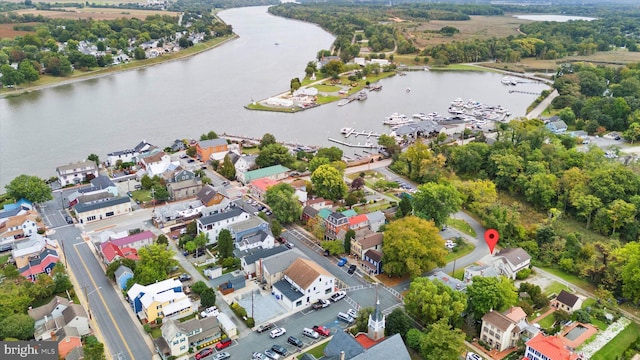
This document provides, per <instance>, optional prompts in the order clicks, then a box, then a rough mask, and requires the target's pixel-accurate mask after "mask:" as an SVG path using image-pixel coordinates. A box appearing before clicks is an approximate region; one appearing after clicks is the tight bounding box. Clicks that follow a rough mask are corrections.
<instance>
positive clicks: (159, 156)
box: [138, 151, 171, 177]
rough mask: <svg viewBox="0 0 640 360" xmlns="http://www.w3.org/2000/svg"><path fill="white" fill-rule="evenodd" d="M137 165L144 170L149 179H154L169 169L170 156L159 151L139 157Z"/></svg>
mask: <svg viewBox="0 0 640 360" xmlns="http://www.w3.org/2000/svg"><path fill="white" fill-rule="evenodd" d="M138 164H139V165H140V166H141V167H142V168H143V169H145V170H146V174H147V175H149V177H154V176H156V175H162V173H164V172H165V171H167V169H169V166H170V165H171V156H170V155H169V154H167V153H165V152H164V151H160V152H157V153H155V154H149V155H146V156H143V157H141V158H140V159H139V160H138Z"/></svg>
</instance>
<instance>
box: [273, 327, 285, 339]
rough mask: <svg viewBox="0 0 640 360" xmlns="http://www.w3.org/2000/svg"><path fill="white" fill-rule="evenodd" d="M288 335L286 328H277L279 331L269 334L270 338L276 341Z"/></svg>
mask: <svg viewBox="0 0 640 360" xmlns="http://www.w3.org/2000/svg"><path fill="white" fill-rule="evenodd" d="M286 333H287V330H286V329H285V328H277V329H274V330H271V332H270V333H269V336H270V337H271V338H272V339H275V338H277V337H279V336H282V335H284V334H286Z"/></svg>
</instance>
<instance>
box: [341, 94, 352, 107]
mask: <svg viewBox="0 0 640 360" xmlns="http://www.w3.org/2000/svg"><path fill="white" fill-rule="evenodd" d="M355 100H356V98H355V96H349V97H348V98H346V99H343V100H340V101H338V106H345V105H347V104H349V103H350V102H352V101H355Z"/></svg>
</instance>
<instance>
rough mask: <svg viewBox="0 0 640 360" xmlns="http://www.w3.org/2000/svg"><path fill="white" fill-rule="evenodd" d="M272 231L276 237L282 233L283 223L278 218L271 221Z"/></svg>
mask: <svg viewBox="0 0 640 360" xmlns="http://www.w3.org/2000/svg"><path fill="white" fill-rule="evenodd" d="M271 233H272V234H273V236H274V237H276V238H277V237H279V236H280V234H282V224H280V222H279V221H278V220H277V219H273V220H272V221H271Z"/></svg>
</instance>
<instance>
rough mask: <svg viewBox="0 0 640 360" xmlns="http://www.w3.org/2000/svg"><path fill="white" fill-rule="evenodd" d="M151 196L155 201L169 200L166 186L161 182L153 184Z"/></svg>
mask: <svg viewBox="0 0 640 360" xmlns="http://www.w3.org/2000/svg"><path fill="white" fill-rule="evenodd" d="M152 189H153V198H154V200H156V201H167V200H169V190H167V187H166V186H164V185H162V184H156V185H154V186H153V188H152Z"/></svg>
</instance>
